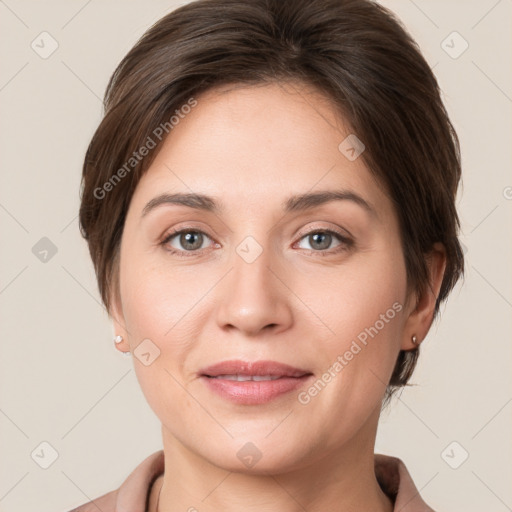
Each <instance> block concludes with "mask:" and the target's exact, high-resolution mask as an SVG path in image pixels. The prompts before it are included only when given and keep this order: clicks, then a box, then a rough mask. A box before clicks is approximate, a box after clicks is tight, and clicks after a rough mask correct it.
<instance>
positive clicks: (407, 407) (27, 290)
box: [0, 0, 512, 512]
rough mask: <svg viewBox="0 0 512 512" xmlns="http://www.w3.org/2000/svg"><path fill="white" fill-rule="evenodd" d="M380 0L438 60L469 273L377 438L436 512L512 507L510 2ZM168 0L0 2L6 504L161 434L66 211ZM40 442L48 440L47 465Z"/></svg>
mask: <svg viewBox="0 0 512 512" xmlns="http://www.w3.org/2000/svg"><path fill="white" fill-rule="evenodd" d="M185 3H186V2H185ZM382 3H383V4H384V5H386V6H388V7H390V8H391V9H392V10H394V11H395V12H396V13H397V14H398V15H399V17H400V18H401V19H402V20H403V22H404V23H405V25H406V26H407V27H408V29H409V30H410V31H411V32H412V34H413V36H414V37H415V38H416V40H417V41H418V43H419V44H420V47H421V48H422V50H423V52H424V54H425V56H426V58H427V60H428V61H429V63H430V64H431V66H432V67H433V68H434V71H435V73H436V75H437V77H438V79H439V81H440V84H441V87H442V89H443V93H444V99H445V102H446V104H447V107H448V110H449V113H450V115H451V118H452V120H453V122H454V124H455V126H456V128H457V130H458V133H459V135H460V138H461V141H462V153H463V170H464V178H463V180H464V187H463V191H462V192H463V193H462V194H461V195H460V199H459V202H458V204H459V208H460V215H461V219H462V228H463V233H462V241H463V243H464V245H465V247H466V248H467V253H466V257H467V275H466V279H465V282H464V283H462V282H461V283H459V285H458V286H457V288H456V289H455V290H454V292H453V293H452V296H451V297H450V299H449V302H448V304H447V306H446V307H445V308H443V310H442V319H441V322H438V323H437V324H436V325H435V326H434V327H433V328H432V330H431V332H430V334H429V336H428V338H427V340H426V341H425V342H424V345H423V347H422V350H423V353H422V357H421V359H420V364H419V367H418V369H417V371H416V373H415V376H414V379H413V382H414V383H416V386H415V387H413V388H411V389H407V390H405V391H404V392H403V394H402V395H401V396H400V398H399V399H395V401H394V402H393V404H392V405H391V406H390V408H389V410H388V411H387V412H386V413H385V414H384V415H383V417H382V420H381V425H380V429H379V433H378V439H377V446H376V451H378V452H382V453H388V454H392V455H396V456H399V457H401V458H402V459H403V460H404V461H405V463H406V464H407V466H408V468H409V470H410V472H411V474H412V476H413V479H414V481H415V483H416V485H417V487H418V488H419V489H420V490H421V493H422V495H423V497H424V498H425V500H426V501H427V503H429V504H430V505H431V506H432V507H433V508H435V509H436V510H440V511H441V510H446V511H458V510H460V511H465V512H472V511H475V512H476V511H482V510H485V511H491V510H492V511H496V512H502V511H503V512H504V511H507V510H512V489H511V485H510V482H512V464H511V460H512V457H511V455H512V453H511V452H512V449H511V448H512V436H511V435H510V432H511V431H512V428H511V427H512V386H511V381H512V376H511V375H512V372H511V364H510V363H511V352H512V343H511V335H510V333H511V327H512V325H511V324H512V314H511V313H512V279H511V277H512V276H511V272H510V262H511V261H512V237H511V236H510V233H511V227H512V175H511V172H510V169H511V163H512V162H511V160H512V158H511V152H510V147H511V140H512V133H511V132H512V130H511V107H512V87H511V82H512V81H511V78H512V69H511V62H512V59H511V53H512V52H511V37H512V36H511V34H512V31H511V30H510V20H511V14H512V2H511V0H501V1H496V0H478V1H476V0H474V1H464V2H463V1H455V0H451V1H441V0H437V1H427V0H415V1H412V0H410V1H409V0H386V1H382ZM177 5H179V4H178V3H176V2H171V1H165V2H164V1H153V2H143V1H142V0H138V1H135V0H131V1H125V2H121V1H116V0H102V1H100V0H92V1H91V0H89V1H85V0H73V1H66V2H64V1H63V0H61V1H57V0H53V1H45V2H37V1H35V0H33V1H28V0H25V1H22V0H19V1H16V0H5V1H2V0H0V34H1V45H0V51H1V60H2V65H1V68H0V108H1V117H0V126H1V132H0V154H1V166H2V172H1V187H0V225H1V234H2V236H1V247H2V251H1V263H0V269H1V271H0V306H1V343H2V345H1V348H2V357H1V358H0V385H1V388H0V389H1V394H0V433H1V436H0V449H1V452H0V460H1V465H0V510H1V511H2V512H6V511H9V512H26V511H27V512H28V511H35V510H37V511H38V512H50V511H52V512H57V511H59V510H61V511H63V512H64V511H67V510H69V509H71V508H73V507H74V506H77V505H78V504H81V503H83V502H85V501H87V500H89V499H91V498H96V497H98V496H100V495H101V494H104V493H106V492H108V491H110V490H112V489H114V488H116V487H118V486H119V485H120V484H121V482H122V481H123V480H124V479H125V478H126V477H127V476H128V474H129V472H131V471H132V469H133V468H134V467H135V466H136V465H137V464H138V463H139V462H141V461H142V459H143V458H145V457H146V456H148V455H149V454H151V453H152V452H153V451H155V450H158V449H160V448H161V439H160V425H159V422H158V421H157V419H156V417H155V416H154V414H153V412H152V411H151V410H150V408H149V406H148V405H147V403H146V402H145V399H144V397H143V395H142V392H141V390H140V389H139V386H138V383H137V380H136V378H135V373H134V370H133V363H134V362H133V360H132V358H130V357H123V356H122V355H120V354H119V352H117V351H116V350H115V348H114V344H113V343H112V327H111V325H110V323H109V321H108V318H107V316H106V314H105V312H104V310H103V308H102V306H101V304H100V299H99V294H98V292H97V287H96V282H95V277H94V273H93V270H92V264H91V262H90V260H89V256H88V252H87V247H86V244H85V241H83V240H82V239H81V237H80V235H79V231H78V223H77V212H78V207H79V195H78V193H79V182H80V172H81V164H82V159H83V156H84V151H85V149H86V146H87V144H88V142H89V139H90V137H91V136H92V134H93V131H94V129H95V128H96V126H97V124H98V122H99V120H100V118H101V101H100V98H101V97H102V95H103V92H104V89H105V86H106V84H107V80H108V78H109V77H110V75H111V73H112V72H113V70H114V69H115V66H116V65H117V64H118V62H119V61H120V60H121V58H122V57H123V56H124V55H125V53H126V52H127V51H128V50H129V49H130V47H131V46H132V45H133V44H134V43H135V41H136V40H137V38H138V37H139V36H141V35H142V33H143V32H144V31H145V30H146V29H147V28H148V27H149V26H150V25H151V24H152V23H154V22H155V21H156V20H158V19H159V18H160V17H161V16H163V15H164V14H165V13H167V12H169V11H170V10H172V9H173V8H174V7H176V6H177ZM43 31H47V32H48V33H49V34H51V37H52V38H53V39H55V40H56V42H57V43H58V48H57V50H56V51H55V52H54V53H53V54H52V55H50V56H49V57H48V58H46V59H43V58H41V57H40V55H39V54H38V53H36V51H34V50H33V49H32V47H31V43H32V41H34V40H35V43H34V44H39V48H38V50H39V51H40V52H41V51H42V50H43V49H42V48H41V46H42V43H41V42H40V41H41V37H46V38H47V39H45V45H44V48H45V49H46V50H48V49H51V39H49V38H48V36H41V37H38V36H39V34H40V33H41V32H43ZM453 31H457V32H458V33H459V34H460V35H461V36H462V38H464V40H465V41H467V43H468V44H469V47H468V49H467V50H466V51H465V52H464V53H462V54H461V55H460V56H458V58H453V56H450V55H448V54H447V53H446V52H445V50H444V49H443V47H442V41H444V40H446V38H447V37H448V36H449V35H450V34H451V33H452V32H453ZM454 37H455V39H454ZM38 42H39V43H38ZM446 44H448V45H449V46H451V47H452V48H451V50H449V51H451V52H452V55H453V53H454V52H456V53H458V52H459V51H460V50H461V49H462V48H463V46H462V45H463V44H464V41H463V40H462V39H460V38H459V39H457V36H453V35H452V36H450V37H449V38H448V39H447V43H445V45H446ZM445 47H446V46H445ZM36 48H37V47H36ZM447 49H448V48H447ZM43 237H47V238H48V239H50V240H51V242H52V243H53V244H54V246H55V248H56V249H57V252H56V254H54V255H53V256H52V255H51V253H49V254H48V257H47V258H48V260H47V261H46V262H42V261H40V259H39V258H38V257H36V255H35V254H34V253H33V251H32V248H33V247H34V246H35V245H36V244H37V243H38V242H39V240H40V239H41V238H43ZM40 243H44V242H40ZM36 247H38V246H36ZM35 252H37V251H35ZM454 441H455V442H456V443H458V444H456V445H451V446H450V444H451V443H452V442H454ZM42 442H47V443H49V444H50V445H51V446H52V447H53V448H54V449H55V450H56V452H57V453H58V458H57V459H56V460H55V462H54V463H53V464H52V465H51V466H50V467H48V468H47V469H43V468H42V467H40V464H41V463H44V462H45V461H46V462H48V461H49V459H48V457H49V454H50V449H49V448H48V447H46V445H43V446H42V447H41V443H42ZM447 447H448V449H447ZM446 449H447V450H446ZM41 450H43V453H44V454H45V455H44V457H39V459H38V457H37V456H34V458H32V456H31V454H32V453H33V452H34V451H35V452H36V453H41ZM465 452H468V454H469V457H468V459H467V460H465V461H464V462H463V463H462V464H460V463H461V461H462V460H463V456H464V453H465ZM45 457H46V459H45ZM43 459H44V460H43ZM36 461H37V462H36ZM448 462H449V463H450V464H451V465H452V466H457V465H459V464H460V465H459V467H458V468H457V469H453V468H452V467H450V465H449V464H448Z"/></svg>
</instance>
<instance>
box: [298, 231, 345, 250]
mask: <svg viewBox="0 0 512 512" xmlns="http://www.w3.org/2000/svg"><path fill="white" fill-rule="evenodd" d="M336 239H337V240H338V241H339V243H338V245H337V246H335V248H334V249H333V250H330V251H326V250H325V249H328V248H329V247H330V246H331V244H332V242H333V240H336ZM301 240H307V241H308V243H310V246H311V249H308V250H310V251H311V252H316V253H319V255H321V256H328V255H330V254H336V253H339V252H342V251H346V250H348V249H350V248H351V247H352V246H353V245H354V242H353V240H351V239H350V238H348V237H347V236H345V235H342V234H341V233H338V232H337V231H334V230H331V229H316V230H314V231H311V232H309V233H307V234H306V235H304V236H303V237H302V238H301ZM306 249H307V248H306Z"/></svg>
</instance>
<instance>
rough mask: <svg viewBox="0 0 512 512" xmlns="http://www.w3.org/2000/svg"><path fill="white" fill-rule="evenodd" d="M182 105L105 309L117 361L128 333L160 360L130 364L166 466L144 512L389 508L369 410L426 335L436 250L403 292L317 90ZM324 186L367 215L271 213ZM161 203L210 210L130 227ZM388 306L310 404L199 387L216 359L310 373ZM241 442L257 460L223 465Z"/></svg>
mask: <svg viewBox="0 0 512 512" xmlns="http://www.w3.org/2000/svg"><path fill="white" fill-rule="evenodd" d="M197 100H198V104H197V106H196V107H194V108H193V109H192V111H191V112H190V113H189V114H188V115H187V116H185V118H184V119H182V120H180V122H179V124H178V125H176V126H175V127H174V129H173V130H172V132H171V136H169V137H167V139H166V140H165V143H164V145H163V146H162V148H161V150H160V151H159V153H158V155H157V157H156V158H155V160H154V161H153V163H152V165H151V166H150V168H149V169H148V171H147V173H146V174H145V175H144V176H143V178H142V179H141V181H140V182H139V184H138V186H137V188H136V191H135V193H134V196H133V198H132V200H131V203H130V207H129V211H128V215H127V218H126V223H125V228H124V232H123V237H122V243H121V253H120V254H121V257H120V267H119V272H120V274H119V278H120V285H119V290H118V292H119V297H118V298H117V299H116V298H115V299H114V305H113V311H112V312H111V313H112V317H113V318H114V322H115V328H116V333H118V334H121V335H122V336H123V337H124V341H123V342H122V343H120V344H118V345H117V348H118V349H119V350H121V351H128V350H130V351H132V352H133V351H134V350H135V349H136V347H137V345H138V344H139V343H140V342H141V341H142V340H143V339H150V340H151V341H152V342H153V343H154V344H155V345H156V346H157V347H158V348H159V350H160V356H159V357H157V358H156V359H155V360H154V361H153V362H152V363H151V364H150V365H148V366H146V365H144V364H142V363H141V362H140V361H139V360H138V359H137V358H136V357H134V365H135V371H136V374H137V378H138V380H139V383H140V385H141V388H142V390H143V393H144V395H145V397H146V399H147V401H148V403H149V405H150V406H151V408H152V409H153V411H154V412H155V414H156V415H157V416H158V418H159V419H160V421H161V423H162V438H163V445H164V453H165V473H164V475H163V477H162V478H161V479H159V481H157V483H156V484H155V485H154V486H153V489H152V493H151V505H150V510H151V511H155V510H157V497H158V493H160V490H161V494H160V498H159V503H158V510H159V511H160V512H163V511H165V512H174V511H184V510H189V508H190V507H195V508H196V509H197V510H199V511H200V512H214V511H218V510H223V511H226V512H230V511H237V512H240V511H241V510H243V511H280V512H298V511H303V510H308V511H309V512H315V511H320V510H322V511H323V510H373V511H377V512H384V511H386V512H389V511H391V510H392V509H393V505H392V502H391V500H390V499H389V498H388V497H387V496H386V495H385V494H384V492H383V491H382V490H381V488H380V486H379V484H378V482H377V480H376V478H375V474H374V460H373V453H374V452H373V450H374V444H375V436H376V431H377V423H378V419H379V414H380V408H381V402H382V399H383V396H384V392H385V388H386V383H387V382H389V378H390V376H391V373H392V370H393V367H394V364H395V361H396V358H397V356H398V352H399V350H400V349H403V350H411V349H413V348H414V345H413V344H412V342H411V337H412V335H416V336H417V338H418V340H419V341H421V340H423V338H424V337H425V336H426V334H427V332H428V330H429V328H430V325H431V322H432V318H433V311H434V305H435V297H436V296H437V294H438V292H439V287H440V284H441V280H442V275H443V272H444V268H445V255H444V251H443V249H442V246H436V248H435V249H434V250H433V251H432V254H431V258H430V259H429V262H430V263H429V264H430V267H429V268H430V273H431V287H430V289H429V290H428V292H427V293H425V294H424V295H422V296H414V297H413V296H407V291H406V284H407V283H406V269H405V263H404V258H403V253H402V250H401V245H400V233H399V228H398V222H397V217H396V213H395V212H394V210H393V206H392V203H391V201H390V199H389V198H388V196H387V195H386V194H385V192H384V188H383V187H382V186H381V185H380V184H379V183H378V182H376V181H375V179H374V178H373V177H372V175H371V174H370V172H369V170H368V169H367V168H366V166H365V164H364V161H363V159H362V158H357V159H356V160H355V161H350V160H348V159H347V158H346V157H345V156H344V154H342V153H341V152H340V150H339V149H338V145H339V144H340V142H341V141H342V140H344V138H345V137H346V136H347V135H348V134H350V133H351V131H350V128H349V127H348V126H347V125H346V123H345V122H344V120H343V119H342V118H341V116H339V115H337V114H336V113H335V109H334V108H333V106H332V104H331V103H329V100H328V99H326V98H325V97H324V96H322V95H321V94H320V93H318V92H317V91H315V90H312V89H310V88H308V87H305V86H303V85H300V84H297V83H295V84H293V83H291V82H290V83H286V84H285V83H280V84H266V85H263V86H244V87H242V86H238V87H234V86H231V87H229V88H227V87H224V88H223V89H214V90H209V91H207V92H206V93H203V95H201V96H199V97H197ZM338 189H345V190H349V191H352V192H354V193H356V194H358V195H359V196H361V197H362V198H364V199H365V201H367V202H368V203H369V204H370V205H372V207H373V208H374V212H375V213H374V214H370V213H368V212H367V211H366V210H365V209H364V208H362V207H361V206H360V205H358V204H356V203H355V202H353V201H350V200H342V201H332V202H329V203H326V204H323V205H321V206H318V207H315V208H313V209H311V210H308V211H301V212H291V213H288V214H286V215H285V214H284V213H283V210H282V206H281V205H282V203H283V201H285V200H286V199H288V198H289V197H290V196H291V195H293V194H301V193H308V192H316V191H319V190H338ZM162 192H168V193H175V192H183V193H190V192H194V193H202V194H207V195H209V196H213V197H215V198H216V199H217V200H218V201H219V202H221V203H222V204H223V205H224V211H223V212H222V213H220V214H214V213H212V212H205V211H199V210H195V209H192V208H190V207H186V206H182V205H172V204H167V205H162V206H159V207H157V208H155V209H154V210H152V211H151V212H150V213H148V214H147V215H146V216H144V217H142V218H141V215H142V211H143V209H144V207H145V205H146V204H147V203H148V202H149V201H150V200H151V199H153V198H154V197H156V196H157V195H159V194H161V193H162ZM172 228H176V229H183V228H188V229H189V231H197V230H199V231H201V232H202V233H204V235H203V238H202V239H199V240H198V241H197V245H196V246H195V247H199V249H197V248H196V249H194V246H193V241H192V243H189V245H187V242H186V240H183V238H182V239H181V241H180V235H177V236H175V237H174V238H173V239H172V240H171V241H168V242H167V243H166V244H165V245H162V244H161V242H162V241H164V240H165V238H166V235H168V234H169V232H170V231H171V229H172ZM318 229H320V230H326V229H331V230H332V229H334V230H338V231H339V232H340V233H341V234H343V235H344V236H350V237H351V239H352V240H353V244H352V245H350V244H345V243H344V242H343V241H341V240H339V239H338V238H337V237H336V235H333V236H332V238H329V237H327V240H326V241H325V242H324V245H322V242H321V240H320V242H318V241H317V242H315V239H314V238H312V237H311V236H308V233H311V232H312V231H314V230H318ZM324 233H325V232H324ZM248 236H251V237H253V238H254V239H255V240H256V241H257V243H258V244H259V246H260V247H261V249H262V253H261V255H260V256H259V257H258V258H257V259H256V260H255V261H253V262H251V263H248V262H247V261H245V260H244V259H243V258H242V257H240V256H239V254H238V253H237V251H236V249H237V247H238V246H239V244H240V243H241V242H242V241H243V240H244V239H245V238H246V237H248ZM190 245H192V246H193V247H192V249H190ZM340 248H341V250H339V249H340ZM169 249H175V250H177V251H181V252H182V253H187V249H188V254H189V256H188V257H186V256H185V257H179V256H178V255H176V254H172V253H171V252H169ZM337 250H339V251H338V252H336V251H337ZM194 251H195V252H194ZM322 253H323V254H324V256H322ZM190 254H192V256H190ZM394 303H399V304H400V305H402V306H403V308H402V309H401V311H400V312H397V313H396V316H394V318H393V319H392V320H390V321H389V322H387V323H385V326H384V327H383V328H382V329H380V330H379V332H378V334H377V335H376V336H375V337H373V338H369V341H368V344H367V345H366V346H364V347H363V348H362V350H361V351H360V352H359V353H358V354H357V355H356V356H354V358H353V359H352V360H351V361H349V363H348V364H347V365H346V366H345V367H344V368H343V369H342V371H341V372H339V374H337V376H336V377H335V378H333V379H332V380H331V381H330V382H329V383H328V384H327V385H326V386H325V387H324V388H323V389H322V390H321V392H319V393H318V394H317V395H316V396H314V397H312V398H311V400H310V401H309V403H307V404H303V403H300V402H299V400H298V399H297V394H298V393H297V392H293V393H290V394H286V395H284V396H281V397H279V398H278V399H276V400H274V401H272V402H269V403H267V404H263V405H236V404H233V403H231V402H228V401H226V400H225V399H223V398H221V397H219V396H218V395H216V394H214V393H213V392H212V391H210V390H209V389H208V388H207V386H205V385H204V383H203V382H202V381H201V380H200V379H199V378H198V371H199V370H200V369H201V368H204V367H205V366H208V365H211V364H214V363H217V362H220V361H223V360H227V359H244V360H262V359H270V360H275V361H279V362H283V363H286V364H289V365H292V366H296V367H299V368H304V369H307V370H309V371H311V372H313V373H314V374H315V377H318V378H320V377H321V376H322V374H324V372H325V371H326V370H327V368H329V367H331V366H332V365H333V363H334V362H335V361H336V358H337V357H338V356H339V355H340V354H341V355H343V354H344V353H345V352H346V351H347V350H348V349H349V347H350V345H351V343H352V341H353V340H354V339H356V338H357V336H358V334H360V333H361V332H362V331H364V329H365V328H368V327H370V326H374V325H375V323H376V321H377V320H378V319H379V318H380V315H381V314H385V313H386V311H387V310H388V309H389V308H391V307H392V305H393V304H394ZM248 442H251V443H253V444H254V445H255V446H256V447H257V448H258V450H259V451H260V452H261V454H262V457H261V459H260V460H259V461H258V462H257V463H256V464H255V465H254V466H252V467H250V468H249V467H246V466H245V465H244V464H243V463H242V462H241V460H240V459H239V458H238V457H237V452H238V450H240V448H241V447H243V446H244V445H245V444H246V443H248ZM190 510H193V509H190Z"/></svg>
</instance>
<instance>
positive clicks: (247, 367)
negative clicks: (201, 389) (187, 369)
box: [199, 359, 311, 377]
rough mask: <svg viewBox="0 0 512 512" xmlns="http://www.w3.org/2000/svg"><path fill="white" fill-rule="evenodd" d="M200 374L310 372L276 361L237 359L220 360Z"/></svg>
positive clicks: (292, 374) (291, 374) (289, 374)
mask: <svg viewBox="0 0 512 512" xmlns="http://www.w3.org/2000/svg"><path fill="white" fill-rule="evenodd" d="M199 373H200V375H207V376H208V377H217V376H219V375H262V376H264V375H269V376H272V377H274V376H280V377H302V376H304V375H309V374H311V372H309V371H307V370H303V369H301V368H294V367H293V366H290V365H288V364H283V363H279V362H277V361H241V360H239V359H236V360H231V361H222V362H220V363H217V364H214V365H211V366H208V367H206V368H203V369H202V370H200V371H199Z"/></svg>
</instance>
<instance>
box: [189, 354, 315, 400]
mask: <svg viewBox="0 0 512 512" xmlns="http://www.w3.org/2000/svg"><path fill="white" fill-rule="evenodd" d="M199 377H200V378H201V379H202V380H203V382H204V383H205V384H206V385H207V387H208V388H209V389H210V390H211V391H213V392H214V393H216V394H217V395H219V396H221V397H222V398H224V399H226V400H229V401H231V402H234V403H237V404H245V405H256V404H263V403H266V402H269V401H271V400H274V399H276V398H278V397H279V396H282V395H284V394H287V393H290V392H292V391H294V390H296V389H297V388H299V387H302V386H303V385H305V383H306V382H307V381H309V380H310V378H311V377H313V373H312V372H310V371H308V370H304V369H301V368H295V367H293V366H290V365H287V364H283V363H279V362H276V361H254V362H248V361H240V360H233V361H223V362H221V363H218V364H215V365H213V366H209V367H207V368H204V369H202V370H201V371H200V372H199Z"/></svg>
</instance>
